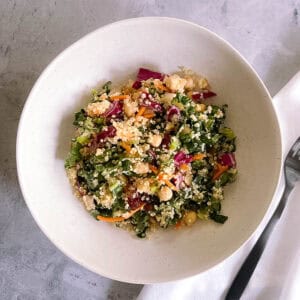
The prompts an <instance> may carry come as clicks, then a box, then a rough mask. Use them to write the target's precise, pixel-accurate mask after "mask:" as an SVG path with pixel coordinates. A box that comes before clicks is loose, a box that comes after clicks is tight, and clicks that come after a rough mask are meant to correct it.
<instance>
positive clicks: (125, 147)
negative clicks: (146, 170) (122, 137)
mask: <svg viewBox="0 0 300 300" xmlns="http://www.w3.org/2000/svg"><path fill="white" fill-rule="evenodd" d="M120 145H121V146H122V147H123V148H124V149H125V150H126V152H127V153H129V152H130V151H131V147H130V145H129V144H127V143H125V142H121V143H120Z"/></svg>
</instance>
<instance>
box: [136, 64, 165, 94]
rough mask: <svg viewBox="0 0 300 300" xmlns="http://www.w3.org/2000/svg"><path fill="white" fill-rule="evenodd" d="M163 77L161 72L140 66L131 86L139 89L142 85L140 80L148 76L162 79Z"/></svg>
mask: <svg viewBox="0 0 300 300" xmlns="http://www.w3.org/2000/svg"><path fill="white" fill-rule="evenodd" d="M164 77H165V75H164V74H162V73H159V72H154V71H151V70H148V69H144V68H140V69H139V71H138V74H137V76H136V81H135V82H134V83H133V85H132V87H133V88H134V89H139V88H140V87H141V86H142V83H141V81H143V80H147V79H149V78H153V79H159V80H164Z"/></svg>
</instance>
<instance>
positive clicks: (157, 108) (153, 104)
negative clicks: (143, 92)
mask: <svg viewBox="0 0 300 300" xmlns="http://www.w3.org/2000/svg"><path fill="white" fill-rule="evenodd" d="M142 106H145V107H148V108H151V109H152V110H153V111H156V112H162V106H161V105H160V104H159V103H158V102H156V101H153V100H150V99H149V98H148V95H147V96H146V98H145V99H144V100H143V103H142Z"/></svg>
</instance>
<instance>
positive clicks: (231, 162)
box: [219, 153, 236, 168]
mask: <svg viewBox="0 0 300 300" xmlns="http://www.w3.org/2000/svg"><path fill="white" fill-rule="evenodd" d="M219 160H220V162H221V164H222V165H224V166H228V167H234V168H235V167H236V160H235V155H234V153H223V154H222V155H221V156H220V158H219Z"/></svg>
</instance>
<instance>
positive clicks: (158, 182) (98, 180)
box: [65, 68, 237, 237]
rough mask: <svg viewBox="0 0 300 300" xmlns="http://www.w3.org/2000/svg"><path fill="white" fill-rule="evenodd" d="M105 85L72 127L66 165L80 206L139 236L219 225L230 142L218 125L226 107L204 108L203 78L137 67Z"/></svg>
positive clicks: (231, 173) (232, 169) (231, 174)
mask: <svg viewBox="0 0 300 300" xmlns="http://www.w3.org/2000/svg"><path fill="white" fill-rule="evenodd" d="M111 86H112V84H111V82H107V83H106V84H105V85H104V86H103V87H102V89H101V90H99V91H98V90H97V91H94V92H93V96H92V99H91V101H90V103H88V105H87V106H86V107H85V108H83V109H81V110H80V111H79V112H77V113H76V114H75V120H74V123H73V124H74V125H75V126H76V135H75V137H74V138H73V139H72V142H71V150H70V153H69V155H68V157H67V159H66V161H65V168H66V169H67V174H68V177H69V179H70V182H71V184H72V186H73V187H74V189H75V192H76V195H77V196H78V197H79V198H80V199H81V201H82V202H83V203H84V205H85V208H86V209H87V210H88V211H89V212H90V214H91V215H92V216H94V217H95V218H96V220H99V221H103V222H112V223H115V224H116V225H117V226H119V227H126V228H129V229H131V230H133V231H134V232H135V233H136V235H137V236H138V237H145V236H146V234H147V232H148V231H149V230H150V229H151V227H153V226H160V227H162V228H167V227H170V226H174V227H176V228H179V227H181V226H184V225H188V226H190V225H192V224H194V223H195V222H196V220H197V219H200V220H208V219H211V220H214V221H215V222H218V223H224V222H225V221H226V220H227V216H224V215H223V214H221V202H222V201H223V199H224V190H223V187H224V186H225V185H226V184H227V183H230V182H233V181H234V180H235V178H236V174H237V170H236V161H235V156H234V152H235V139H236V137H235V134H234V132H233V131H232V129H230V128H228V127H225V125H224V121H225V117H226V109H227V106H226V105H223V106H218V105H213V104H208V98H212V97H215V96H216V94H215V93H214V92H212V91H211V88H210V86H209V84H208V81H207V80H206V79H205V78H204V77H202V76H199V75H197V74H195V73H193V72H192V71H190V70H184V69H182V70H181V71H180V72H178V73H175V74H172V75H167V74H162V73H158V72H153V71H150V70H147V69H143V68H141V69H139V71H138V74H137V78H136V80H135V81H134V82H133V81H130V82H129V83H128V84H126V85H124V86H123V87H122V88H120V89H118V90H117V91H113V90H112V88H111ZM209 102H210V103H211V102H213V101H209Z"/></svg>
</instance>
